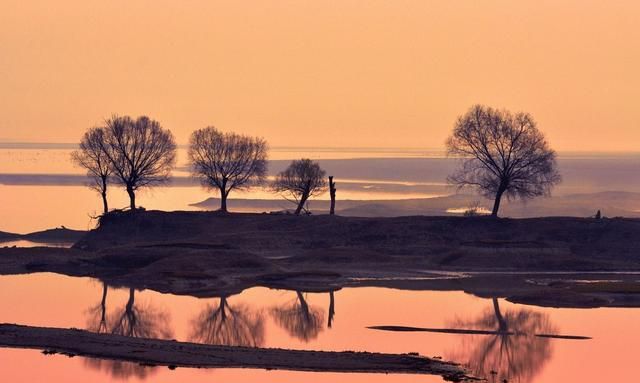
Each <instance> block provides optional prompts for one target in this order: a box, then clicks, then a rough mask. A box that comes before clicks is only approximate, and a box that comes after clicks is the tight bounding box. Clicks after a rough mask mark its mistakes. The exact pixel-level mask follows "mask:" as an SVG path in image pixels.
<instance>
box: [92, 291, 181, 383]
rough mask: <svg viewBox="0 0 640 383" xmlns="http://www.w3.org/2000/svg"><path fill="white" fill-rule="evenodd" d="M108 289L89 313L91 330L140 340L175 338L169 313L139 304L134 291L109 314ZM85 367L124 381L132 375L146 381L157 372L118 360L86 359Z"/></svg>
mask: <svg viewBox="0 0 640 383" xmlns="http://www.w3.org/2000/svg"><path fill="white" fill-rule="evenodd" d="M108 289H109V287H108V286H107V284H106V283H104V282H103V284H102V299H101V300H100V303H98V304H97V305H96V306H93V307H90V308H89V309H88V310H87V330H89V331H93V332H97V333H110V334H116V335H124V336H130V337H136V338H158V339H171V338H172V337H173V333H172V331H171V329H170V326H169V315H168V313H166V312H164V311H161V310H159V309H156V308H154V307H153V306H151V305H141V304H139V303H136V301H135V290H134V289H133V288H131V289H129V299H128V300H127V303H126V304H125V306H124V307H122V308H120V309H117V310H115V311H114V312H112V313H111V314H109V315H107V292H108ZM85 364H86V365H87V366H89V367H91V368H95V369H98V370H103V371H106V372H108V373H109V374H111V376H112V377H113V378H117V379H123V380H124V379H127V378H129V377H132V376H135V377H137V378H138V379H144V378H147V377H148V376H149V375H150V374H152V373H153V372H154V371H155V370H154V369H152V368H150V367H144V366H141V365H139V364H136V363H131V362H120V361H114V360H102V359H85Z"/></svg>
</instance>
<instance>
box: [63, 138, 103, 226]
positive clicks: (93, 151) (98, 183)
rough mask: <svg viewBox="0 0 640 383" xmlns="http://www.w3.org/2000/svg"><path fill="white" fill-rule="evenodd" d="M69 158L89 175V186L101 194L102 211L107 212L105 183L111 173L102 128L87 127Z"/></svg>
mask: <svg viewBox="0 0 640 383" xmlns="http://www.w3.org/2000/svg"><path fill="white" fill-rule="evenodd" d="M71 159H72V160H73V162H75V163H76V164H77V165H78V166H81V167H83V168H85V169H86V171H87V176H88V177H89V180H90V182H89V185H88V186H89V187H90V188H91V189H93V190H95V191H97V192H98V193H100V195H101V196H102V205H103V212H104V214H107V213H108V212H109V204H108V202H107V184H108V181H109V177H110V176H111V174H112V173H113V170H112V168H111V163H110V160H109V156H108V154H107V152H106V151H105V132H104V129H102V128H97V127H96V128H91V129H89V130H88V131H87V132H86V133H85V134H84V136H82V140H80V149H78V150H75V151H73V153H71Z"/></svg>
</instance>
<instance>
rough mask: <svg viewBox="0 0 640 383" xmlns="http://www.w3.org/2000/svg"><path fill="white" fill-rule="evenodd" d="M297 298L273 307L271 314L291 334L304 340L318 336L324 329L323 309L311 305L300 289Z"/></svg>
mask: <svg viewBox="0 0 640 383" xmlns="http://www.w3.org/2000/svg"><path fill="white" fill-rule="evenodd" d="M296 295H297V297H298V298H297V299H296V301H295V302H293V304H291V303H289V304H286V305H283V306H279V307H273V308H272V309H271V315H272V316H273V319H274V320H275V322H276V323H277V324H278V325H279V326H280V327H282V328H284V329H285V330H286V331H287V332H288V333H289V335H291V336H293V337H296V338H298V339H300V340H302V341H304V342H308V341H310V340H313V339H315V338H317V337H318V334H319V333H320V331H322V318H324V312H323V311H322V309H320V308H317V307H313V306H309V304H307V301H306V300H305V298H304V295H303V294H302V292H300V291H296Z"/></svg>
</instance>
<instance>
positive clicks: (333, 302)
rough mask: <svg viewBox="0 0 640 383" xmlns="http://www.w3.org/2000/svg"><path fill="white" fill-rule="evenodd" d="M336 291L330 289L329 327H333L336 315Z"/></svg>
mask: <svg viewBox="0 0 640 383" xmlns="http://www.w3.org/2000/svg"><path fill="white" fill-rule="evenodd" d="M334 293H335V291H333V290H332V291H329V315H327V317H328V318H327V327H328V328H331V326H332V325H333V318H334V317H335V316H336V298H335V296H334Z"/></svg>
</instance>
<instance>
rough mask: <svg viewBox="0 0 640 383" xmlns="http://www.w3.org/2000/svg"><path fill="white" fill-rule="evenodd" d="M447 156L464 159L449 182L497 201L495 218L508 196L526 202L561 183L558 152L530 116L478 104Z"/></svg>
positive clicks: (465, 117) (462, 119) (460, 124)
mask: <svg viewBox="0 0 640 383" xmlns="http://www.w3.org/2000/svg"><path fill="white" fill-rule="evenodd" d="M447 152H448V154H449V155H452V156H459V157H462V158H463V160H462V166H461V167H460V169H458V170H457V171H456V172H455V173H454V174H452V175H451V176H450V177H449V182H450V183H453V184H455V185H457V186H458V187H465V186H472V187H477V188H478V189H479V190H480V191H481V193H482V194H484V195H485V196H486V197H487V198H492V197H493V198H494V204H493V210H492V213H491V214H492V216H494V217H496V216H497V215H498V210H499V208H500V201H501V199H502V196H503V195H506V196H507V198H508V199H513V198H520V199H523V200H525V199H529V198H534V197H538V196H548V195H550V193H551V189H552V188H553V186H554V185H556V184H558V183H559V182H560V179H561V178H560V174H559V173H558V170H557V165H556V153H555V152H554V151H553V150H551V149H550V148H549V145H548V144H547V141H546V140H545V138H544V135H543V134H542V133H541V132H540V131H539V130H538V128H537V127H536V123H535V122H534V120H533V118H532V117H531V116H530V115H529V114H527V113H516V114H515V115H513V114H511V113H510V112H508V111H506V110H496V109H493V108H490V107H486V106H482V105H475V106H473V107H472V108H471V109H470V110H469V111H468V112H467V113H466V114H465V115H463V116H461V117H459V118H458V120H457V122H456V124H455V127H454V129H453V134H452V135H451V137H449V139H448V140H447Z"/></svg>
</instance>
